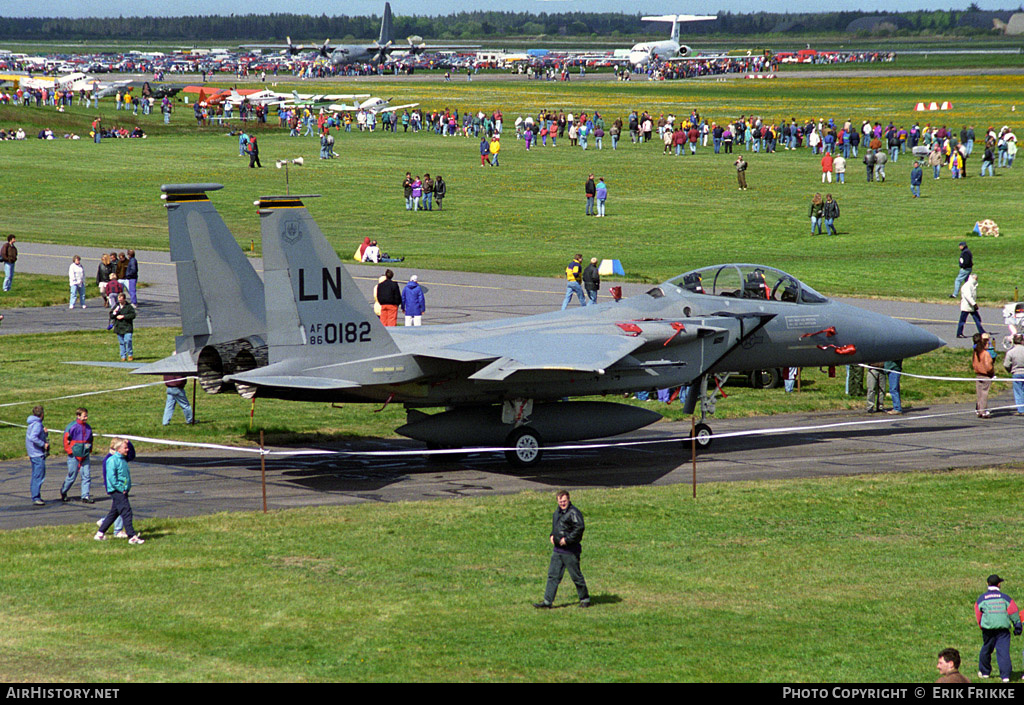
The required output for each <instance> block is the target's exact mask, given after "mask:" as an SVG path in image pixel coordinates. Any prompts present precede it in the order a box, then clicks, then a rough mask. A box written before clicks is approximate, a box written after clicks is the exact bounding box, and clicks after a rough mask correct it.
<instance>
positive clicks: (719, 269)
mask: <svg viewBox="0 0 1024 705" xmlns="http://www.w3.org/2000/svg"><path fill="white" fill-rule="evenodd" d="M670 291H671V292H673V293H679V294H684V295H685V294H703V295H706V296H726V297H730V298H734V299H747V300H753V301H757V300H760V301H782V302H788V303H795V304H823V303H826V302H827V301H828V299H826V298H825V297H824V296H822V295H821V294H819V293H818V292H816V291H815V290H814V289H812V288H811V287H809V286H807V285H806V284H804V283H803V282H801V281H800V280H799V279H797V278H796V277H794V276H793V275H791V274H786V273H785V272H783V271H781V270H778V269H774V268H772V267H765V266H764V265H759V264H719V265H714V266H711V267H703V268H701V269H694V270H693V271H690V272H686V273H685V274H680V275H679V276H678V277H674V278H672V279H669V280H668V281H667V282H665V283H664V284H661V285H660V286H657V287H655V288H653V289H651V290H649V291H648V292H647V294H648V295H649V296H652V297H654V298H661V297H662V296H665V295H666V294H667V293H668V292H670Z"/></svg>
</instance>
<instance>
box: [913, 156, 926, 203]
mask: <svg viewBox="0 0 1024 705" xmlns="http://www.w3.org/2000/svg"><path fill="white" fill-rule="evenodd" d="M923 176H924V174H923V172H922V171H921V162H914V168H913V169H911V170H910V193H911V194H913V196H914V198H920V197H921V178H922V177H923Z"/></svg>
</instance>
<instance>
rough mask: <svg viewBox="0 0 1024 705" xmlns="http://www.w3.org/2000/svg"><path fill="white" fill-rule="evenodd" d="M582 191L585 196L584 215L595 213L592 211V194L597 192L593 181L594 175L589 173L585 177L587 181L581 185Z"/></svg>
mask: <svg viewBox="0 0 1024 705" xmlns="http://www.w3.org/2000/svg"><path fill="white" fill-rule="evenodd" d="M583 192H584V193H585V194H586V196H587V212H586V215H595V212H594V196H595V195H596V194H597V184H595V183H594V175H593V174H591V175H590V176H589V177H587V183H585V184H584V185H583Z"/></svg>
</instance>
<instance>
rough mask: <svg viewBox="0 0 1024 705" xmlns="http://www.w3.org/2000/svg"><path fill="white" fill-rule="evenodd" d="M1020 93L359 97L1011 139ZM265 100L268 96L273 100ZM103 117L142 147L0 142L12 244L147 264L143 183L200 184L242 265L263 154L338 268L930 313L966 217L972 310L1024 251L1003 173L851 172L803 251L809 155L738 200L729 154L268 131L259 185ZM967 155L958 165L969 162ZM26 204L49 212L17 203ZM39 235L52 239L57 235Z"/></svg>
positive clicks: (857, 81) (1023, 215) (225, 144)
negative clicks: (745, 276) (831, 231)
mask: <svg viewBox="0 0 1024 705" xmlns="http://www.w3.org/2000/svg"><path fill="white" fill-rule="evenodd" d="M1018 85H1019V77H1016V76H992V77H943V78H922V77H913V78H898V77H884V76H875V77H869V78H848V77H845V76H843V75H841V74H837V75H836V76H835V77H834V78H829V79H807V80H798V79H777V80H776V81H774V82H771V81H731V82H725V83H722V82H714V81H691V82H675V83H665V82H663V83H650V82H645V81H634V82H631V83H597V82H590V83H588V82H586V81H582V82H579V81H574V82H570V83H569V84H562V83H546V82H529V83H527V82H522V83H503V82H502V83H484V82H457V83H455V82H453V83H451V84H442V83H437V84H432V83H431V84H423V83H398V82H396V83H394V84H390V83H384V84H373V87H372V90H373V92H374V93H375V94H378V95H385V96H388V97H393V98H394V99H395V100H399V101H403V102H404V101H406V100H418V101H421V102H422V104H423V106H424V107H428V108H429V107H438V108H440V107H444V106H453V107H458V108H460V110H462V111H465V110H467V109H474V110H475V109H484V110H492V109H495V108H501V109H502V110H503V111H504V114H505V117H506V124H508V123H511V122H512V121H513V120H514V119H515V116H517V115H520V114H525V113H527V112H535V111H536V110H538V109H541V108H553V109H566V110H576V111H580V110H585V111H588V112H589V111H593V110H598V111H600V112H602V113H603V114H604V115H605V116H607V117H609V118H611V117H613V116H616V115H625V114H626V113H627V112H628V110H629V109H630V108H633V107H636V108H639V109H643V108H647V109H649V110H651V111H653V112H654V114H655V115H658V114H660V113H662V112H669V111H672V112H675V113H677V114H684V113H685V114H688V113H689V110H690V109H692V108H694V107H696V108H697V109H698V110H700V111H701V112H702V113H703V114H705V115H707V116H709V117H710V118H711V119H712V120H724V119H731V118H735V117H738V116H739V115H742V114H750V113H755V114H759V115H763V116H764V117H765V118H766V119H768V120H781V119H788V118H790V117H796V118H797V119H798V120H801V121H802V120H804V119H806V118H819V117H826V118H827V117H835V118H836V119H837V120H844V119H847V118H852V119H854V120H855V121H857V122H859V121H860V120H861V119H870V120H879V121H883V122H887V121H888V120H889V119H893V120H895V121H896V122H897V123H902V124H910V123H911V121H913V120H915V119H921V120H922V121H925V122H927V121H935V122H941V123H944V124H949V125H950V126H953V127H958V126H959V125H960V124H973V125H974V126H975V127H976V128H978V129H984V128H985V127H988V126H990V125H993V126H996V127H999V126H1001V125H1003V124H1007V123H1009V124H1013V123H1012V118H1013V117H1014V114H1013V113H1011V112H1010V107H1011V105H1012V104H1013V103H1014V102H1015V101H1017V100H1019V97H1020V96H1019V91H1018V90H1017V87H1018ZM292 87H293V86H292V85H290V84H284V83H282V84H281V85H279V86H278V88H279V89H283V90H290V89H291V88H292ZM298 87H299V88H301V90H303V91H309V90H332V91H337V90H350V89H357V88H359V85H358V84H357V83H354V84H350V83H345V84H339V83H332V84H319V85H318V84H302V85H301V86H298ZM930 100H939V101H941V100H949V101H951V102H952V103H953V104H954V106H955V111H954V112H952V113H914V112H913V108H914V106H915V105H916V103H917V102H919V101H930ZM111 108H112V106H110V105H105V106H104V107H103V108H102V109H101V113H103V115H104V118H105V120H106V121H107V122H108V123H109V122H115V121H117V120H120V121H121V122H123V123H125V124H128V125H133V124H135V123H136V122H139V123H140V124H142V125H144V126H145V127H146V128H147V129H149V130H150V135H151V136H150V138H149V139H146V140H107V141H104V142H103V144H101V145H99V146H97V145H94V144H92V143H91V142H89V141H88V139H85V140H82V141H77V142H69V141H55V142H40V141H38V140H28V141H25V142H22V143H11V142H8V143H5V144H4V152H5V158H6V164H7V165H8V173H10V175H11V181H10V183H11V184H12V188H10V189H8V190H7V191H6V192H5V194H4V195H3V196H2V197H0V198H2V204H3V205H4V207H5V212H7V213H8V214H9V218H8V220H7V223H6V225H7V227H8V228H9V229H10V230H13V231H14V232H17V233H18V234H19V236H20V238H21V240H22V241H23V242H25V241H32V240H39V241H46V242H57V243H61V242H65V243H68V244H71V243H81V244H84V245H98V246H104V247H106V246H111V247H118V248H124V247H129V246H131V247H135V248H137V249H142V248H166V219H165V217H164V214H163V209H162V208H161V207H160V201H159V199H158V196H159V185H160V184H161V183H168V182H174V183H177V182H187V181H216V182H221V183H224V184H225V185H226V188H225V189H224V191H222V192H219V193H217V194H215V195H214V201H215V203H216V205H217V207H218V209H219V210H220V212H221V213H222V214H223V215H224V217H225V220H226V221H227V222H228V225H229V227H231V229H232V231H233V232H234V233H235V236H236V237H237V238H238V239H239V241H240V242H242V243H243V244H244V245H245V246H246V247H247V248H248V245H249V242H250V240H251V239H255V240H256V243H257V247H258V245H259V234H258V222H257V218H256V217H255V215H254V214H253V212H252V208H251V204H252V201H253V198H254V197H256V196H258V195H263V194H270V193H279V192H282V191H283V190H284V186H285V185H284V183H283V181H284V180H283V176H284V174H283V173H282V172H281V171H279V170H277V169H274V168H273V162H274V160H275V158H294V157H297V156H303V157H305V158H306V165H305V166H304V167H302V168H292V169H291V174H290V177H291V188H292V190H293V192H297V193H320V194H322V195H323V196H324V197H323V198H321V199H318V200H316V201H311V202H310V204H309V205H310V208H311V212H312V213H313V215H314V217H315V218H317V220H318V222H319V223H320V225H321V227H322V228H323V229H324V231H325V232H326V233H327V235H328V238H329V239H330V240H331V242H332V244H333V245H334V246H335V248H336V249H337V250H338V251H340V252H342V253H345V254H346V255H347V253H349V252H351V251H352V250H353V249H354V248H355V246H356V245H357V244H358V242H359V241H360V240H361V239H362V237H363V236H364V235H371V236H374V237H376V238H377V239H379V240H380V241H381V243H382V245H383V246H384V249H385V250H387V251H389V252H391V253H398V254H400V255H404V256H405V257H406V264H407V265H409V264H411V265H412V266H417V267H432V268H448V269H469V270H476V271H493V272H512V273H522V274H533V275H544V274H549V275H551V276H556V275H559V272H560V271H561V269H562V266H563V265H564V262H563V260H564V259H565V257H566V255H567V254H571V253H573V252H575V251H583V252H584V253H585V254H586V255H587V256H591V255H596V256H598V257H602V258H604V257H610V258H617V259H620V260H621V261H622V262H623V264H624V266H625V269H626V272H627V275H628V276H629V277H630V278H631V279H638V280H648V281H655V280H657V281H661V280H664V279H666V278H668V277H670V276H674V275H675V274H678V273H679V272H681V271H685V270H686V269H690V268H693V267H696V266H702V265H705V264H708V263H712V262H719V261H736V260H741V261H750V260H753V261H758V262H763V263H765V264H769V265H773V266H777V267H779V268H780V269H783V270H787V271H790V272H792V273H794V274H796V275H797V276H799V277H801V278H803V279H805V280H806V281H808V282H809V283H811V284H812V285H813V286H814V287H816V288H818V289H819V290H821V291H823V292H825V293H829V294H857V295H873V296H887V297H893V296H895V297H905V298H914V299H925V300H927V299H936V300H937V299H940V298H941V297H943V296H944V295H945V293H946V290H947V289H948V288H949V286H950V284H951V280H952V278H953V276H954V275H955V273H956V255H957V250H956V243H957V242H958V241H959V240H960V239H961V238H962V237H964V236H965V234H966V233H968V232H969V231H970V230H971V229H972V227H973V225H974V223H975V221H977V220H979V219H982V218H992V219H994V220H996V221H997V222H998V223H999V224H1000V227H1001V230H1002V232H1003V233H1004V234H1005V237H1002V238H999V239H992V240H985V241H981V240H978V241H975V242H974V249H975V262H976V271H978V272H979V273H980V274H981V287H980V295H981V297H982V300H987V301H994V300H1003V299H1007V298H1009V297H1011V296H1012V292H1013V288H1014V286H1017V285H1019V284H1021V280H1020V276H1019V271H1020V270H1021V266H1022V265H1024V254H1022V253H1024V251H1022V250H1021V248H1019V247H1017V246H1016V245H1015V242H1016V240H1015V238H1016V237H1017V236H1019V234H1020V233H1021V232H1022V229H1024V228H1022V226H1024V211H1022V210H1021V209H1020V208H1015V207H1013V205H1012V204H1013V203H1015V199H1016V198H1017V195H1018V194H1019V192H1020V188H1021V181H1022V177H1021V170H1020V169H1019V168H1017V169H998V170H997V176H996V177H995V178H986V179H981V178H977V173H978V171H979V170H980V162H979V161H978V160H977V159H972V160H970V161H969V163H968V170H969V173H970V178H968V179H965V180H962V181H960V182H956V183H954V182H953V181H951V180H950V179H949V178H948V177H949V174H948V172H946V171H944V172H943V175H942V179H940V180H939V181H933V180H931V179H930V178H926V180H925V184H924V188H923V198H921V199H919V200H916V201H915V200H913V199H911V197H910V193H909V188H908V178H909V177H908V173H909V171H910V167H911V163H910V160H909V159H908V158H907V157H906V156H904V158H903V159H901V160H900V161H899V162H898V163H895V164H893V163H890V165H889V166H888V167H887V173H888V180H887V181H886V183H884V184H867V183H865V179H864V175H863V171H864V167H863V166H862V165H861V164H860V162H859V161H857V160H853V159H851V160H850V162H851V163H850V165H849V167H848V171H847V184H846V185H836V184H833V185H832V186H831V187H830V188H829V189H828V190H831V191H832V192H833V193H834V195H835V197H836V199H837V200H838V201H839V203H840V206H841V209H842V216H841V218H840V219H839V220H838V221H837V226H838V228H839V230H840V235H839V236H838V237H835V238H823V237H818V238H811V237H810V235H809V232H808V231H809V225H808V220H807V217H806V215H807V209H808V204H809V202H810V197H811V196H812V195H813V193H814V192H815V191H819V190H825V188H824V187H823V185H822V184H821V182H820V174H821V169H820V166H819V164H818V159H816V158H815V157H813V156H812V155H810V154H809V152H808V151H807V150H802V151H799V152H785V151H783V152H778V153H775V154H769V155H766V154H751V153H747V152H744V154H747V156H748V161H749V162H750V169H749V171H748V182H749V183H750V185H751V190H750V191H748V192H745V193H744V192H740V191H738V190H737V189H736V187H735V172H734V170H733V169H732V167H731V162H732V158H730V157H729V156H727V155H713V154H712V153H711V150H710V148H708V149H702V150H700V152H699V154H698V155H697V156H695V157H690V156H685V157H668V156H662V154H661V152H662V147H661V145H660V144H648V145H644V146H642V147H639V148H634V147H633V146H632V145H630V144H628V140H627V141H626V144H621V143H620V148H619V149H618V150H617V151H614V152H613V151H612V150H610V149H609V147H610V140H608V139H606V140H605V149H604V150H602V151H598V150H596V149H593V148H591V149H589V150H587V151H586V152H583V151H582V150H579V149H570V148H569V146H568V143H567V142H566V141H564V140H563V141H562V142H560V143H559V145H558V147H556V148H553V149H552V148H550V147H549V148H547V149H544V148H536V149H534V150H532V151H531V152H529V153H527V152H526V151H525V149H524V148H523V145H522V142H518V143H517V142H516V141H515V140H512V139H508V138H507V139H506V145H505V148H504V149H503V151H502V154H501V163H502V166H501V167H499V168H497V169H493V168H490V167H480V166H479V157H478V156H477V155H478V142H477V141H476V140H473V139H459V138H448V139H443V138H440V137H438V136H436V135H433V134H430V135H427V134H423V133H421V134H418V135H413V134H411V133H410V134H398V135H391V134H380V133H378V134H355V133H353V134H344V133H342V134H339V135H338V140H337V145H336V150H337V151H338V152H339V154H340V155H341V157H340V158H338V159H335V160H332V161H328V162H323V161H320V160H318V159H317V158H316V157H317V153H318V149H319V145H318V144H317V142H316V141H315V140H314V139H312V138H289V137H287V136H286V133H284V132H282V131H281V130H279V129H278V128H276V127H268V128H266V129H263V130H260V132H259V135H260V142H261V144H262V151H261V157H262V160H263V163H264V165H265V167H266V168H264V169H262V170H250V169H247V168H246V163H245V162H246V160H245V159H243V158H242V157H239V156H238V148H237V139H236V138H235V137H232V136H227V135H226V134H224V133H225V130H223V129H220V128H212V127H211V128H204V129H198V130H197V129H196V127H195V123H194V120H192V119H191V111H190V110H188V109H182V110H180V111H179V112H178V113H176V114H175V116H174V124H173V125H172V127H171V128H170V129H169V130H165V129H164V128H163V126H162V124H161V118H160V116H157V115H153V116H147V117H140V118H138V119H137V120H136V119H129V118H126V117H124V116H123V114H122V116H121V117H120V118H119V117H118V116H117V114H116V113H115V112H114V111H113V110H112V109H111ZM89 119H90V114H89V113H85V112H84V111H83V110H82V109H79V108H75V109H73V110H72V112H71V113H70V114H65V115H63V116H58V115H56V114H55V113H53V111H52V110H51V111H45V112H44V111H37V110H35V109H25V108H17V107H9V108H0V124H8V125H10V124H12V123H17V122H21V123H23V124H25V125H26V128H28V129H30V131H34V130H35V129H37V127H38V126H39V125H42V124H44V123H48V122H50V121H52V122H53V124H54V129H55V130H56V131H58V132H62V131H65V130H67V129H72V128H77V130H78V131H79V132H80V133H81V134H87V132H88V120H89ZM976 154H977V151H976ZM407 170H409V171H412V172H414V173H416V174H422V173H424V172H430V173H432V174H435V175H436V174H438V173H441V174H443V175H444V177H445V180H446V181H447V182H448V184H449V196H448V199H447V201H446V206H445V211H444V213H436V212H435V213H430V214H424V213H420V214H410V213H408V212H406V211H405V209H404V207H403V198H402V193H401V179H402V176H403V175H404V173H405V171H407ZM591 172H593V173H595V174H599V175H602V176H603V177H604V178H605V180H606V181H607V183H608V186H609V200H608V217H607V218H605V219H602V220H601V221H596V222H595V221H594V220H589V219H586V218H584V217H583V196H582V185H583V181H584V180H585V179H586V176H587V174H588V173H591ZM40 201H41V202H45V203H46V213H47V217H45V218H43V217H39V214H38V213H36V212H35V211H34V210H33V209H32V208H23V207H18V206H20V205H22V204H25V203H33V202H40ZM54 224H57V227H54Z"/></svg>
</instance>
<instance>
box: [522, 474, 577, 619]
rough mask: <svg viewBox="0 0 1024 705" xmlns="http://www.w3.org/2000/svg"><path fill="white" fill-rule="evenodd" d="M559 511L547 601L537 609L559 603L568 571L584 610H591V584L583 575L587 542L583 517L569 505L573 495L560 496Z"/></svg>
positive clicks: (562, 493)
mask: <svg viewBox="0 0 1024 705" xmlns="http://www.w3.org/2000/svg"><path fill="white" fill-rule="evenodd" d="M556 498H557V499H558V509H556V510H555V513H554V515H553V516H552V518H551V536H550V541H551V545H552V546H554V550H553V551H552V553H551V564H550V565H549V566H548V583H547V588H546V589H545V590H544V601H543V602H536V603H534V605H533V606H534V607H536V608H537V609H551V606H552V604H554V601H555V593H556V592H557V591H558V585H559V583H561V582H562V577H563V576H564V575H565V571H566V569H568V570H569V577H570V578H572V581H573V583H575V585H576V594H577V595H578V596H579V598H580V607H590V593H589V592H588V591H587V581H586V580H584V579H583V573H582V572H580V553H581V552H582V550H583V549H582V546H581V545H580V541H582V540H583V528H584V527H583V513H582V512H581V511H580V510H579V509H577V508H576V507H574V506H573V505H572V502H570V501H569V493H568V492H566V491H565V490H560V491H559V492H558V494H557V495H556Z"/></svg>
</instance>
